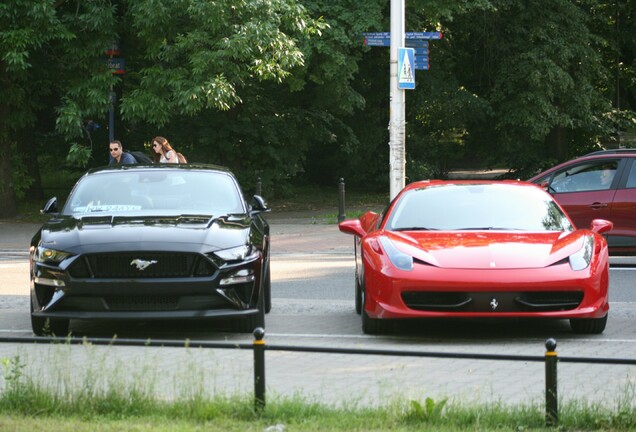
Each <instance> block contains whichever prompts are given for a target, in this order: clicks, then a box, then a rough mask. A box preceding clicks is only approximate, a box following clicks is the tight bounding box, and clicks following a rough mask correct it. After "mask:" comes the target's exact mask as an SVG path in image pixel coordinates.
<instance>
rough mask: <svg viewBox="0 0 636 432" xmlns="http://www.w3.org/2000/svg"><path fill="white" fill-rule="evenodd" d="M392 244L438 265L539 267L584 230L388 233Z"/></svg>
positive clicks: (567, 250) (566, 251)
mask: <svg viewBox="0 0 636 432" xmlns="http://www.w3.org/2000/svg"><path fill="white" fill-rule="evenodd" d="M388 236H389V237H390V238H391V240H393V242H394V243H395V245H396V247H397V248H398V249H400V250H401V251H402V252H404V253H407V254H409V255H412V256H413V257H414V258H416V259H419V260H421V261H424V262H426V263H428V264H432V265H434V266H437V267H442V268H458V269H460V268H461V269H494V268H499V269H516V268H541V267H546V266H549V265H552V264H554V263H557V262H559V261H561V260H563V259H565V258H567V257H569V256H570V255H571V254H573V253H575V252H577V251H578V250H579V249H581V247H582V245H583V237H584V236H585V233H583V232H581V231H575V232H572V233H561V232H546V233H514V232H501V231H498V232H495V231H493V232H487V231H480V232H474V231H471V232H444V233H434V232H433V233H431V232H399V233H398V232H391V233H388Z"/></svg>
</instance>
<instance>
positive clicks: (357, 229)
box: [338, 219, 367, 237]
mask: <svg viewBox="0 0 636 432" xmlns="http://www.w3.org/2000/svg"><path fill="white" fill-rule="evenodd" d="M338 229H340V232H343V233H345V234H353V235H354V236H358V237H364V236H365V235H366V234H367V232H366V231H365V230H364V228H362V224H361V223H360V219H348V220H345V221H342V222H340V223H339V224H338Z"/></svg>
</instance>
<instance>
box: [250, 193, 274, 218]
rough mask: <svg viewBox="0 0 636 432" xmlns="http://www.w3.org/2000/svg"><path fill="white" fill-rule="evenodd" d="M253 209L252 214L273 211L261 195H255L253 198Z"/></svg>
mask: <svg viewBox="0 0 636 432" xmlns="http://www.w3.org/2000/svg"><path fill="white" fill-rule="evenodd" d="M251 207H252V208H251V210H250V213H251V214H258V213H268V212H270V211H271V209H270V208H269V207H267V203H266V202H265V199H263V197H262V196H260V195H254V196H253V197H252V206H251Z"/></svg>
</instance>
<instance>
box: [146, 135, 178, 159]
mask: <svg viewBox="0 0 636 432" xmlns="http://www.w3.org/2000/svg"><path fill="white" fill-rule="evenodd" d="M155 142H157V143H158V144H159V145H160V146H161V151H162V153H163V154H166V153H168V152H169V151H171V150H173V148H172V146H171V145H170V143H169V142H168V140H167V139H165V138H164V137H162V136H156V137H154V138H153V139H152V141H150V144H151V145H152V144H154V143H155ZM160 160H161V154H160V153H157V152H156V151H155V149H154V148H153V149H152V161H153V162H154V163H159V161H160Z"/></svg>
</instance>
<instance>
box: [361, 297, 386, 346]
mask: <svg viewBox="0 0 636 432" xmlns="http://www.w3.org/2000/svg"><path fill="white" fill-rule="evenodd" d="M365 291H366V288H365V286H364V284H362V285H361V287H360V294H361V295H360V298H361V301H360V304H361V315H362V331H363V332H364V334H369V335H378V334H382V333H384V332H386V330H387V328H388V326H389V323H388V322H387V320H381V319H375V318H371V317H370V316H369V315H368V314H367V311H366V310H365V305H366V292H365Z"/></svg>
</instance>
